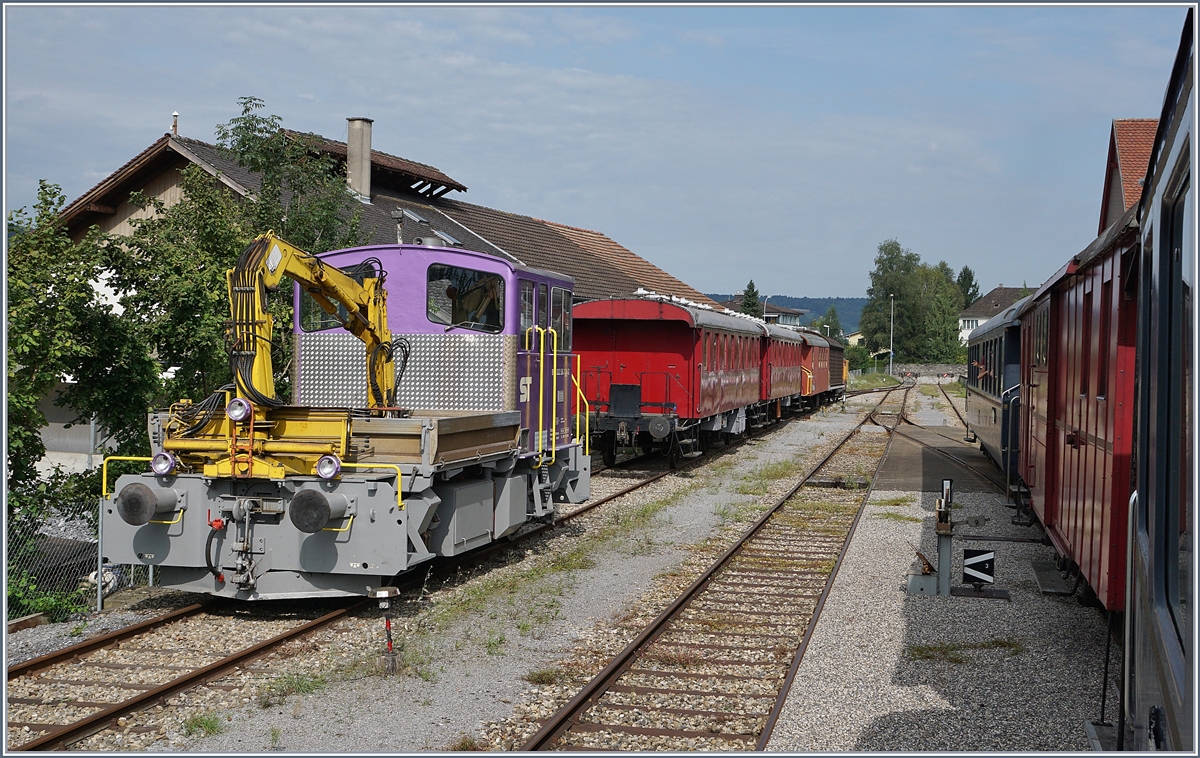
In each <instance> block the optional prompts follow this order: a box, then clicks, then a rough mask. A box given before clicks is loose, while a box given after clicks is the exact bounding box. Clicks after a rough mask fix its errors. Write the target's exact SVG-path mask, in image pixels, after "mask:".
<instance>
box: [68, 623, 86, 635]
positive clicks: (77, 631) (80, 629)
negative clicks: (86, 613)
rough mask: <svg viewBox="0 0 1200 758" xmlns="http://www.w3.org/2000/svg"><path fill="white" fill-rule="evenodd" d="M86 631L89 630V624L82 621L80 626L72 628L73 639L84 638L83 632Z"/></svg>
mask: <svg viewBox="0 0 1200 758" xmlns="http://www.w3.org/2000/svg"><path fill="white" fill-rule="evenodd" d="M85 629H87V622H86V621H80V622H79V623H78V624H76V625H75V626H73V627H71V636H72V637H81V636H83V630H85Z"/></svg>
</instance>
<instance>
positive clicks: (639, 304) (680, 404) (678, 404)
mask: <svg viewBox="0 0 1200 758" xmlns="http://www.w3.org/2000/svg"><path fill="white" fill-rule="evenodd" d="M574 319H575V325H574V329H575V332H574V335H575V337H574V338H575V342H574V348H575V352H576V353H578V354H579V355H580V356H581V360H580V377H581V378H580V384H581V387H582V390H583V396H584V398H585V399H586V400H587V402H588V404H589V408H590V411H591V412H592V414H591V419H592V420H591V421H590V423H591V432H592V434H593V435H596V436H599V437H600V439H599V441H598V442H597V446H598V447H599V448H600V450H601V451H602V453H603V455H604V460H605V461H606V462H607V463H608V464H609V465H611V464H612V462H614V461H615V460H616V451H617V448H618V447H632V446H637V447H640V448H642V449H643V450H644V451H649V450H652V449H655V448H658V449H660V450H662V451H663V452H664V453H667V454H668V455H669V456H670V457H671V459H672V461H674V460H675V459H677V458H678V457H679V456H680V455H689V454H698V453H699V451H701V450H703V449H705V448H706V447H707V446H708V445H709V443H711V442H713V441H714V440H715V439H717V438H719V437H721V436H726V435H732V434H741V433H742V432H744V431H745V430H746V427H747V425H749V426H760V425H762V424H765V423H767V422H768V421H771V420H774V419H779V418H782V417H783V415H784V414H785V412H786V413H790V412H792V411H794V410H798V409H800V408H802V407H816V406H819V405H821V404H822V403H823V402H825V401H828V400H830V399H834V398H836V397H837V396H838V395H840V394H841V392H842V389H843V388H844V383H845V380H844V375H845V372H844V367H843V362H842V349H841V346H840V345H836V347H835V346H834V345H831V344H830V343H829V342H828V341H827V340H825V339H824V338H822V337H820V336H819V335H817V334H816V333H814V332H808V331H797V330H794V329H787V328H784V327H780V326H776V325H773V324H767V323H766V322H763V321H760V320H758V319H755V318H751V317H748V316H742V315H740V314H738V315H733V314H731V313H729V312H725V313H719V312H717V311H714V310H712V309H711V308H706V307H703V306H699V305H697V304H696V303H691V302H687V301H682V302H681V301H678V300H675V299H668V298H665V297H649V298H627V299H620V298H615V299H612V300H593V301H591V302H587V303H581V304H579V305H576V306H575V308H574ZM831 354H833V356H834V357H833V358H831ZM831 361H832V362H836V364H837V367H836V371H837V376H836V377H834V381H833V382H831V381H830V376H829V374H830V364H831Z"/></svg>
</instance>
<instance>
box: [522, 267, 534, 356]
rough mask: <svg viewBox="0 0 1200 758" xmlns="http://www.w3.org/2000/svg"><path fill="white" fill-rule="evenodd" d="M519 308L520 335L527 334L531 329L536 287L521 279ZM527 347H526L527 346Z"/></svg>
mask: <svg viewBox="0 0 1200 758" xmlns="http://www.w3.org/2000/svg"><path fill="white" fill-rule="evenodd" d="M519 281H520V282H521V307H520V312H519V318H520V322H521V334H523V335H524V334H528V333H529V330H530V329H531V328H533V326H534V324H535V323H536V321H534V313H535V311H534V306H535V303H536V297H535V295H534V292H535V287H536V285H535V284H534V283H533V282H531V281H529V280H528V279H521V280H519ZM527 347H528V346H527Z"/></svg>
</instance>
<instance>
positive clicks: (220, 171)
mask: <svg viewBox="0 0 1200 758" xmlns="http://www.w3.org/2000/svg"><path fill="white" fill-rule="evenodd" d="M314 136H315V135H314ZM318 139H321V142H320V144H321V146H322V147H323V148H324V149H328V150H329V151H330V152H331V153H333V154H335V155H338V152H337V151H338V149H340V150H341V153H340V155H342V156H344V155H345V149H346V145H345V143H342V142H334V141H332V140H325V139H322V138H318ZM371 157H372V174H373V176H372V184H373V186H374V188H375V189H374V190H373V197H372V201H373V202H372V203H369V204H368V203H364V204H363V205H362V206H361V212H362V224H363V230H364V231H365V232H366V233H367V234H368V239H367V242H368V243H369V244H394V243H395V242H396V221H395V219H393V218H392V217H391V213H392V211H394V210H396V209H398V208H399V209H408V210H410V211H413V212H414V213H416V214H418V215H419V216H420V217H422V218H423V219H425V220H426V221H428V222H429V226H428V227H425V226H424V225H419V224H416V223H414V222H411V221H408V222H407V223H406V225H405V226H404V232H403V235H404V240H403V241H404V242H405V243H411V242H412V241H413V239H414V238H415V237H418V236H421V235H422V233H423V232H424V233H428V232H429V231H433V230H436V231H440V232H445V233H448V234H449V235H451V236H452V237H454V238H455V239H456V240H458V241H459V242H460V243H462V245H463V247H465V248H467V249H470V250H477V251H479V252H483V253H488V254H490V255H495V256H498V257H502V258H507V259H510V260H513V261H515V262H517V263H519V264H521V265H524V266H528V267H532V268H541V269H546V270H549V271H555V272H558V273H562V274H567V275H568V276H571V277H573V278H574V279H575V294H576V296H577V297H581V298H588V299H592V298H606V297H611V296H613V295H630V294H633V293H634V292H635V291H636V290H637V289H638V288H639V287H641V288H645V289H648V290H653V291H655V292H658V293H660V294H667V295H676V296H679V297H686V298H688V299H690V300H694V301H696V302H699V303H705V304H708V305H715V303H713V302H712V300H710V299H709V298H707V297H705V296H704V294H702V293H701V292H699V291H697V290H695V289H693V288H692V287H689V286H688V285H687V284H685V283H683V282H682V281H680V280H679V279H676V278H675V277H673V276H671V275H670V274H668V273H667V272H666V271H663V270H662V269H660V268H658V267H657V266H655V265H654V264H652V263H650V262H649V261H647V260H645V259H643V258H641V257H639V256H638V255H636V254H635V253H633V252H632V251H630V250H628V249H627V248H625V247H623V246H622V245H619V244H618V243H616V242H615V241H613V240H612V239H610V238H609V237H607V236H605V235H604V234H601V233H600V232H594V231H590V230H587V229H578V228H575V227H570V226H565V225H563V224H557V223H554V222H551V221H543V220H541V219H536V218H533V217H531V216H523V215H520V214H516V213H508V212H506V211H500V210H496V209H494V208H487V207H484V206H481V205H473V204H471V203H465V202H462V201H461V200H452V199H450V198H446V197H437V196H436V195H435V196H432V197H431V196H430V195H431V194H433V193H427V194H417V192H418V190H420V189H421V188H420V187H418V188H415V189H414V188H412V186H411V183H410V182H408V181H406V179H407V178H408V177H418V178H422V179H423V180H425V181H426V182H427V183H428V182H439V183H440V184H438V185H437V186H438V187H442V188H446V187H452V188H454V189H461V190H465V189H466V187H465V186H464V185H461V184H459V183H458V182H455V181H454V180H453V179H451V178H450V177H448V176H446V175H445V174H443V173H441V172H440V171H438V170H437V169H435V168H433V167H432V166H426V165H425V164H421V163H416V162H415V161H407V160H405V159H403V158H397V157H396V156H393V155H388V154H387V153H381V152H379V151H378V150H372V151H371ZM183 159H186V160H188V161H191V162H194V163H197V164H199V165H202V166H203V167H204V168H205V169H206V170H208V171H209V172H210V173H212V174H213V175H215V176H220V177H221V179H222V181H223V182H224V183H225V184H226V185H228V186H229V187H230V188H232V189H234V190H235V191H237V192H239V193H246V192H250V193H253V192H255V191H257V190H258V187H259V177H258V176H257V175H256V174H252V173H251V172H249V171H247V170H246V169H244V168H243V167H241V166H239V165H237V163H236V162H235V161H232V160H230V159H229V158H227V157H226V156H224V155H223V154H222V153H221V151H220V149H219V148H218V147H217V146H215V145H211V144H209V143H207V142H202V141H200V140H197V139H191V138H188V137H178V136H172V135H169V134H168V135H164V136H163V137H162V138H161V139H159V140H158V141H156V142H155V143H154V144H153V145H151V146H150V147H148V148H147V149H146V150H143V151H142V152H141V153H139V154H138V155H137V156H136V157H134V158H133V160H131V161H129V162H128V163H126V164H125V165H124V166H122V167H121V168H120V169H118V170H117V171H116V172H114V173H113V174H112V175H111V176H109V177H108V178H106V179H105V180H104V181H103V182H101V183H100V184H98V185H96V187H93V188H92V189H91V190H89V191H88V192H87V193H85V194H84V195H83V196H82V197H80V198H79V199H78V200H76V201H75V202H73V203H71V205H69V206H68V207H67V208H66V209H65V210H64V212H63V217H64V218H65V219H66V220H67V222H68V225H70V226H75V225H78V224H83V223H85V222H87V221H89V220H90V219H91V218H92V217H94V216H95V215H96V213H97V211H89V210H88V207H89V205H90V204H95V203H102V204H105V205H116V204H117V203H119V202H122V201H123V200H125V199H127V198H128V196H129V192H131V191H132V190H134V189H138V188H140V187H141V186H144V184H145V182H146V181H148V180H149V179H150V178H151V177H152V176H153V175H157V174H152V173H151V171H152V170H155V169H157V170H158V171H161V170H162V169H163V168H164V167H165V166H169V165H172V162H178V161H181V160H183ZM381 168H382V169H383V170H385V171H393V172H399V173H401V174H403V175H404V176H403V177H401V179H402V180H404V181H400V182H396V181H391V182H386V181H385V182H379V181H376V179H377V172H379V171H380V170H381ZM393 178H394V177H393ZM425 189H426V190H428V187H425ZM68 214H70V215H68Z"/></svg>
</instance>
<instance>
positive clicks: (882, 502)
mask: <svg viewBox="0 0 1200 758" xmlns="http://www.w3.org/2000/svg"><path fill="white" fill-rule="evenodd" d="M912 504H913V498H912V496H911V495H897V496H895V497H885V498H880V499H879V500H872V501H871V505H878V506H880V507H881V508H895V507H897V506H901V505H912Z"/></svg>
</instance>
